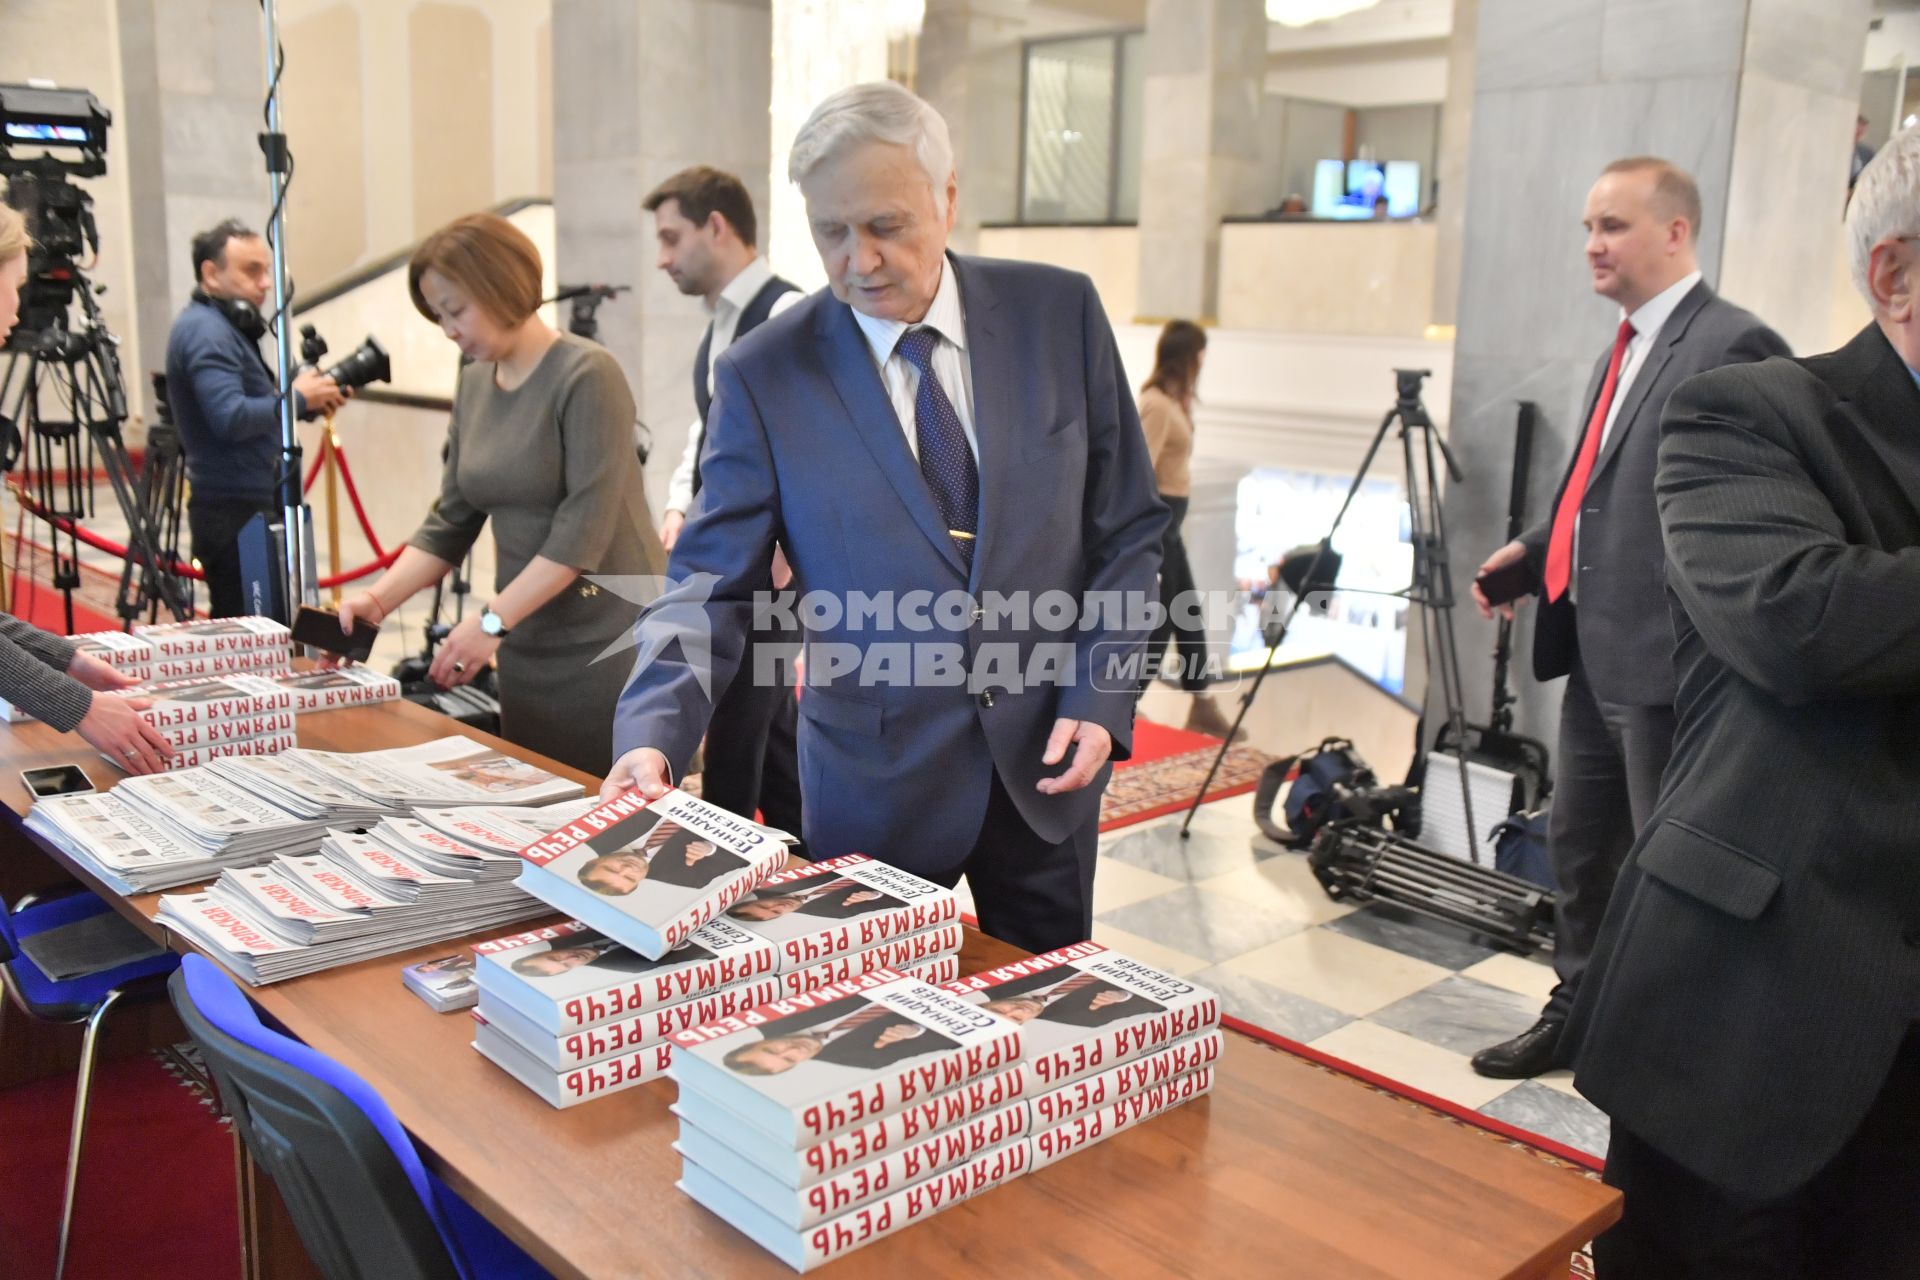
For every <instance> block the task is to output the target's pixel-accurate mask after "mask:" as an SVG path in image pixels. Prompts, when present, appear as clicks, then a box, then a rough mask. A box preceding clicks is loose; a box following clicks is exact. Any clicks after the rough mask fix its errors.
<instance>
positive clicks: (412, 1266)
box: [169, 955, 469, 1280]
mask: <svg viewBox="0 0 1920 1280" xmlns="http://www.w3.org/2000/svg"><path fill="white" fill-rule="evenodd" d="M169 987H170V990H171V994H172V997H173V1004H174V1007H175V1008H176V1009H178V1010H179V1012H180V1018H181V1021H182V1022H184V1023H185V1024H186V1027H187V1033H188V1034H189V1035H191V1036H192V1037H193V1039H194V1042H195V1043H196V1044H198V1045H199V1046H200V1049H201V1052H202V1053H204V1054H205V1055H206V1059H207V1065H208V1067H209V1068H210V1069H211V1070H212V1072H213V1076H214V1080H215V1082H216V1083H217V1084H218V1085H219V1088H220V1095H221V1099H222V1101H223V1102H224V1103H225V1105H226V1108H227V1112H228V1114H229V1115H231V1116H232V1117H233V1123H234V1124H235V1126H236V1127H237V1128H238V1130H239V1133H240V1138H241V1140H242V1141H243V1142H245V1143H246V1144H247V1150H248V1151H249V1152H251V1153H252V1155H253V1159H254V1162H255V1163H256V1164H258V1165H259V1166H260V1167H261V1168H262V1169H263V1170H264V1171H265V1172H266V1173H267V1174H268V1175H269V1176H270V1177H272V1179H273V1181H274V1183H275V1185H276V1186H278V1187H279V1189H280V1195H281V1197H282V1198H283V1199H284V1200H285V1201H286V1204H287V1210H288V1212H289V1213H290V1214H291V1215H292V1217H293V1221H294V1225H295V1226H296V1227H297V1228H298V1229H299V1232H300V1238H301V1240H302V1241H303V1242H304V1243H305V1244H306V1246H307V1252H308V1253H309V1254H310V1255H311V1256H312V1258H313V1261H314V1263H315V1264H316V1265H317V1266H319V1268H320V1269H321V1271H322V1272H324V1273H325V1274H326V1275H327V1276H329V1277H356V1278H358V1277H366V1278H367V1280H376V1278H377V1280H388V1278H389V1277H400V1278H403V1280H461V1277H463V1276H465V1275H467V1274H469V1271H468V1268H467V1267H466V1265H465V1260H464V1259H462V1258H461V1257H460V1254H459V1245H458V1243H457V1241H456V1238H455V1237H454V1235H453V1233H452V1231H451V1229H450V1228H449V1226H448V1225H447V1222H446V1220H445V1216H444V1214H443V1213H442V1211H441V1208H440V1206H439V1204H438V1203H437V1202H436V1200H435V1196H434V1189H433V1184H432V1181H431V1180H430V1179H429V1178H428V1176H427V1171H426V1167H425V1166H424V1165H422V1164H421V1162H420V1156H419V1153H418V1152H417V1151H415V1150H414V1147H413V1140H412V1139H411V1138H409V1137H408V1136H407V1132H406V1130H405V1129H403V1128H402V1127H401V1125H400V1122H399V1121H398V1120H397V1119H395V1118H394V1115H393V1112H392V1110H391V1109H389V1108H388V1106H387V1104H386V1103H385V1102H384V1101H383V1100H382V1099H381V1098H380V1095H379V1094H377V1093H375V1092H374V1091H373V1089H372V1088H371V1087H370V1086H368V1084H367V1083H366V1081H364V1080H362V1079H360V1077H358V1076H356V1075H354V1074H353V1073H352V1072H351V1071H348V1070H347V1069H346V1068H344V1067H342V1066H341V1065H340V1064H339V1063H337V1062H335V1061H333V1060H332V1059H331V1058H328V1057H326V1056H325V1055H324V1054H321V1053H317V1052H315V1051H314V1050H312V1049H310V1048H308V1047H307V1046H306V1045H304V1044H301V1043H300V1042H299V1041H298V1040H294V1039H292V1038H291V1037H288V1036H285V1035H282V1034H280V1033H279V1032H277V1031H274V1030H272V1029H271V1028H269V1027H267V1026H266V1025H265V1024H263V1023H262V1022H261V1021H260V1018H259V1015H258V1014H256V1013H255V1012H254V1009H253V1005H252V1003H251V1002H250V1001H248V999H247V997H246V995H245V993H244V992H242V991H241V990H240V988H239V987H238V986H236V985H235V984H234V982H233V980H232V979H231V978H229V977H227V975H226V974H224V973H222V972H221V971H220V969H219V967H218V966H216V965H215V964H214V963H213V962H212V961H210V960H208V959H206V958H205V957H203V956H198V955H189V956H187V957H186V958H185V959H184V960H183V961H182V962H181V965H180V969H179V970H178V972H176V973H175V974H174V975H173V977H172V979H171V980H170V982H169Z"/></svg>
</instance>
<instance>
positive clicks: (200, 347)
mask: <svg viewBox="0 0 1920 1280" xmlns="http://www.w3.org/2000/svg"><path fill="white" fill-rule="evenodd" d="M269 268H270V259H269V256H268V251H267V245H266V242H265V241H264V240H262V239H261V238H260V237H259V236H258V235H257V234H255V233H254V232H253V231H251V230H249V229H248V228H247V227H246V226H245V225H243V224H242V223H240V222H239V221H237V220H236V219H232V218H229V219H227V220H226V221H225V222H222V223H220V224H219V225H217V226H215V227H213V228H212V229H211V230H208V231H203V232H201V233H200V234H199V235H197V236H195V237H194V238H193V277H194V280H195V281H196V282H197V283H196V285H195V288H194V290H193V298H192V300H191V301H189V302H188V303H187V306H186V309H185V310H183V311H182V312H181V313H180V315H179V316H178V317H177V318H176V319H175V320H174V322H173V331H172V332H171V333H170V334H168V336H167V399H168V402H169V403H170V404H171V405H172V407H173V420H174V425H175V426H176V427H177V428H178V429H179V432H180V448H181V451H182V452H183V453H184V454H185V455H186V460H187V479H188V480H189V481H190V482H191V484H192V491H191V495H190V497H189V498H188V500H187V527H188V529H189V530H190V531H191V532H192V535H193V555H194V558H195V559H196V560H198V561H199V562H200V567H201V569H202V570H204V571H205V573H206V575H207V595H208V597H209V605H208V612H209V614H210V615H211V616H213V617H216V618H223V617H232V616H234V615H237V614H244V613H249V612H252V611H251V610H250V609H248V608H247V607H246V602H245V601H244V600H243V599H242V595H241V584H240V555H239V536H240V529H241V527H242V526H243V525H245V524H246V523H247V521H248V520H251V519H252V518H253V517H254V515H255V514H256V513H258V512H261V511H273V510H276V509H277V505H278V499H277V495H276V491H275V485H274V479H275V474H276V472H277V469H278V467H279V463H280V396H279V386H278V384H277V381H276V379H275V377H274V373H273V370H272V369H271V368H269V367H268V365H267V362H266V359H265V357H263V356H262V355H261V352H260V339H261V338H262V337H263V336H265V334H266V322H265V321H264V319H263V318H262V316H261V311H260V308H261V307H262V306H264V305H265V304H266V300H267V290H268V288H269V286H270V283H271V274H270V269H269ZM293 397H294V412H295V413H296V414H298V415H299V416H301V417H308V416H310V415H317V414H322V413H331V412H333V411H334V410H335V409H337V408H339V407H340V406H341V404H343V403H345V400H346V396H345V395H344V394H343V393H342V392H341V390H340V388H339V387H338V386H336V385H335V384H334V381H333V379H332V378H329V377H327V376H326V375H324V374H322V373H321V372H320V371H319V370H317V369H302V370H301V371H300V372H299V373H298V374H297V375H296V376H295V377H294V380H293Z"/></svg>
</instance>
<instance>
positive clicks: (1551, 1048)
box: [1473, 1018, 1561, 1080]
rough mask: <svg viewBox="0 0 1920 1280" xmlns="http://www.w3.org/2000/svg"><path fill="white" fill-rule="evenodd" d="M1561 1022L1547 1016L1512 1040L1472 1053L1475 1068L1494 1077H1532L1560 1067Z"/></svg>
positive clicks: (1520, 1078)
mask: <svg viewBox="0 0 1920 1280" xmlns="http://www.w3.org/2000/svg"><path fill="white" fill-rule="evenodd" d="M1560 1025H1561V1024H1560V1023H1558V1022H1549V1021H1547V1020H1546V1019H1545V1018H1542V1019H1541V1020H1540V1021H1538V1022H1536V1023H1534V1024H1533V1025H1532V1026H1530V1027H1528V1028H1527V1029H1526V1030H1525V1031H1522V1032H1521V1033H1520V1034H1519V1035H1517V1036H1515V1037H1514V1038H1513V1039H1511V1040H1503V1041H1501V1042H1500V1043H1499V1044H1496V1045H1494V1046H1492V1047H1491V1048H1487V1049H1482V1050H1481V1051H1480V1052H1478V1053H1476V1054H1474V1055H1473V1069H1474V1070H1475V1071H1477V1072H1479V1073H1480V1074H1481V1075H1483V1076H1487V1077H1490V1078H1491V1079H1494V1080H1531V1079H1533V1077H1535V1076H1538V1075H1545V1074H1546V1073H1547V1072H1549V1071H1551V1070H1553V1069H1554V1068H1555V1067H1557V1066H1559V1065H1560V1064H1559V1062H1558V1061H1557V1060H1556V1059H1555V1056H1554V1055H1555V1051H1556V1050H1557V1049H1558V1048H1559V1047H1560Z"/></svg>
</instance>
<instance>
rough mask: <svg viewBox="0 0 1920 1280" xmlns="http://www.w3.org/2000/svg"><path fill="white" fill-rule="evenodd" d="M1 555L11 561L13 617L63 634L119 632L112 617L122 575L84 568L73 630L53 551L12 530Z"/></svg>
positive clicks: (9, 577) (75, 595) (2, 544)
mask: <svg viewBox="0 0 1920 1280" xmlns="http://www.w3.org/2000/svg"><path fill="white" fill-rule="evenodd" d="M0 554H4V555H6V558H7V565H6V572H7V589H8V591H9V592H10V593H11V594H12V609H11V612H12V613H13V615H14V616H15V617H17V618H24V619H26V620H27V621H28V622H31V623H32V624H33V625H34V626H36V627H41V628H43V629H45V630H47V631H51V632H53V633H54V634H55V635H62V636H64V635H78V634H79V633H81V632H84V631H118V630H120V623H119V621H118V619H116V618H115V617H114V614H113V608H114V599H115V597H116V595H117V594H118V592H119V590H120V579H119V578H118V576H116V575H114V574H109V573H106V572H104V571H103V570H100V569H97V568H95V567H94V566H93V565H90V564H82V565H81V566H80V586H79V587H78V588H77V589H76V590H75V591H74V593H73V630H72V631H71V632H69V631H68V630H67V609H66V597H65V595H63V594H62V593H61V592H59V591H56V590H55V589H54V588H53V586H52V582H53V554H52V552H50V551H48V550H47V548H46V547H45V546H42V545H40V544H38V543H35V542H34V541H33V540H32V539H26V540H21V539H17V538H16V537H15V536H14V534H13V531H12V530H7V531H6V533H5V535H4V537H3V538H0Z"/></svg>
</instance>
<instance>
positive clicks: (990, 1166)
mask: <svg viewBox="0 0 1920 1280" xmlns="http://www.w3.org/2000/svg"><path fill="white" fill-rule="evenodd" d="M1032 1156H1033V1150H1032V1145H1031V1144H1030V1143H1029V1142H1028V1140H1027V1139H1025V1138H1017V1139H1015V1140H1014V1141H1012V1142H1009V1143H1007V1144H1005V1145H1004V1146H999V1147H994V1148H992V1149H990V1150H988V1151H983V1152H981V1153H980V1154H979V1155H977V1156H974V1157H973V1158H971V1159H969V1160H966V1161H964V1162H962V1163H961V1164H959V1165H956V1166H955V1167H954V1168H951V1169H948V1170H947V1171H946V1172H944V1173H938V1174H935V1175H934V1176H933V1177H931V1178H926V1179H923V1180H922V1181H920V1182H916V1183H914V1184H913V1185H911V1186H908V1187H903V1188H902V1189H901V1190H899V1191H896V1192H894V1193H893V1194H892V1195H889V1196H884V1197H882V1198H881V1199H879V1200H876V1201H875V1202H873V1203H872V1204H869V1205H864V1206H862V1207H861V1208H858V1209H853V1210H850V1211H848V1212H846V1213H843V1214H841V1215H840V1216H839V1217H837V1218H832V1219H829V1220H828V1221H826V1222H823V1223H821V1224H820V1225H818V1226H815V1227H810V1228H808V1229H807V1230H805V1231H794V1230H792V1229H791V1228H788V1227H786V1226H784V1225H782V1224H781V1223H780V1222H779V1220H778V1219H776V1218H774V1217H773V1216H772V1215H770V1214H768V1213H767V1212H766V1211H765V1210H763V1209H760V1208H759V1207H758V1206H756V1205H755V1204H754V1203H753V1202H752V1201H751V1200H748V1199H747V1198H746V1197H745V1196H743V1195H741V1194H739V1193H738V1192H737V1191H734V1190H733V1189H732V1188H731V1187H729V1186H727V1185H726V1183H725V1181H724V1180H723V1179H720V1178H717V1177H715V1176H714V1175H713V1174H711V1173H709V1172H708V1171H707V1170H705V1169H703V1168H702V1167H701V1166H700V1165H698V1164H696V1163H694V1162H693V1161H692V1160H686V1159H683V1160H682V1162H681V1172H680V1189H681V1190H682V1191H684V1192H686V1193H687V1194H688V1195H689V1196H691V1197H692V1198H693V1199H695V1200H697V1201H699V1202H700V1203H701V1204H703V1205H705V1206H706V1207H707V1208H709V1209H711V1210H712V1211H713V1212H714V1213H715V1214H717V1215H719V1216H720V1217H721V1218H722V1219H724V1220H725V1221H726V1222H728V1223H729V1224H731V1225H732V1226H733V1227H734V1228H735V1229H736V1230H738V1231H740V1232H742V1233H744V1234H745V1235H747V1236H748V1237H749V1238H751V1239H752V1240H753V1241H755V1242H756V1243H757V1244H759V1245H760V1247H761V1248H763V1249H766V1250H767V1251H768V1252H769V1253H772V1254H773V1255H774V1256H775V1257H777V1258H779V1259H780V1260H781V1261H783V1262H785V1263H786V1264H787V1265H788V1266H790V1267H792V1268H793V1269H794V1270H795V1271H811V1270H813V1269H814V1268H815V1267H817V1266H820V1265H821V1264H823V1263H827V1262H831V1261H833V1260H834V1259H835V1258H838V1257H842V1256H844V1255H845V1254H848V1253H851V1252H853V1251H854V1250H855V1249H858V1248H860V1247H861V1246H863V1245H868V1244H872V1243H873V1242H874V1241H875V1240H878V1239H880V1238H881V1237H883V1236H889V1235H892V1234H893V1233H894V1232H896V1231H898V1230H900V1229H901V1228H902V1227H905V1226H907V1225H909V1224H910V1223H914V1222H918V1221H919V1220H920V1219H922V1218H930V1217H932V1216H933V1215H934V1214H936V1213H939V1212H940V1211H941V1210H942V1209H950V1208H952V1207H953V1206H954V1205H956V1204H959V1203H960V1202H961V1201H963V1200H967V1199H971V1198H972V1197H974V1196H977V1195H979V1194H980V1193H981V1192H983V1191H988V1190H991V1189H992V1188H994V1187H997V1186H999V1185H1000V1184H1001V1183H1003V1182H1006V1181H1008V1180H1010V1179H1013V1178H1017V1177H1019V1176H1020V1175H1021V1174H1023V1173H1025V1172H1027V1170H1028V1168H1029V1167H1030V1166H1031V1164H1032Z"/></svg>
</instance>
